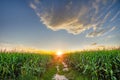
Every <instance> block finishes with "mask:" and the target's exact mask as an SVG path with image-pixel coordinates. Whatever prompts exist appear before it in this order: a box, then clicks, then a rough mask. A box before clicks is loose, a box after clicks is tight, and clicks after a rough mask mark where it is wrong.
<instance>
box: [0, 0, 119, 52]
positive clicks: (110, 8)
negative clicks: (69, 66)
mask: <svg viewBox="0 0 120 80" xmlns="http://www.w3.org/2000/svg"><path fill="white" fill-rule="evenodd" d="M119 25H120V1H119V0H0V47H6V46H8V45H9V46H11V47H12V46H13V45H14V46H21V45H22V46H27V47H32V48H37V49H44V50H57V49H61V50H79V49H83V48H89V47H104V46H120V35H119V34H120V26H119Z"/></svg>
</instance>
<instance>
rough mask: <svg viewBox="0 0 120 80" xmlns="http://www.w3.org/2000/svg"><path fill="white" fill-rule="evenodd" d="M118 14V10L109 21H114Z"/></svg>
mask: <svg viewBox="0 0 120 80" xmlns="http://www.w3.org/2000/svg"><path fill="white" fill-rule="evenodd" d="M119 15H120V11H118V12H117V13H116V14H115V15H114V16H113V18H112V19H111V20H110V21H111V22H112V21H114V20H115V19H116V18H117V16H119Z"/></svg>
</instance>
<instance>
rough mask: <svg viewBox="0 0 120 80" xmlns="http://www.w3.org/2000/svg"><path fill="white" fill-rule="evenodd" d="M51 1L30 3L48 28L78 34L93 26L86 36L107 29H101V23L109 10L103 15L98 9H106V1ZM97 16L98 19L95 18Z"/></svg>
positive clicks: (92, 35)
mask: <svg viewBox="0 0 120 80" xmlns="http://www.w3.org/2000/svg"><path fill="white" fill-rule="evenodd" d="M53 1H54V0H53ZM53 1H50V2H49V3H47V2H45V0H40V1H38V0H37V1H36V0H35V1H34V2H33V3H34V4H33V3H31V4H30V6H31V8H32V9H34V10H35V12H36V14H37V15H38V16H39V18H40V21H41V22H42V23H43V24H45V25H46V27H48V28H49V29H52V30H54V31H56V30H66V31H68V32H69V33H72V34H80V33H81V32H84V31H85V30H88V29H90V28H94V30H93V31H92V32H91V33H89V34H87V37H95V36H101V35H102V34H104V33H105V32H107V31H108V30H106V28H104V29H103V25H104V24H105V22H106V21H108V20H109V17H110V16H111V13H110V12H111V11H109V12H107V13H105V15H103V13H104V12H101V11H100V7H104V8H103V9H104V10H108V9H107V8H105V7H106V6H107V5H108V4H107V2H108V1H101V0H95V1H88V2H85V3H84V2H81V0H78V2H76V1H74V0H68V1H67V0H66V2H63V1H59V0H58V1H57V0H56V1H54V2H53ZM38 2H39V3H38ZM58 3H59V4H58ZM102 4H104V5H102ZM101 5H102V6H101ZM110 6H111V5H108V6H107V7H110ZM100 14H102V16H101V15H100ZM98 17H99V19H96V18H98ZM115 17H116V16H115ZM113 19H114V18H113ZM113 19H112V20H113Z"/></svg>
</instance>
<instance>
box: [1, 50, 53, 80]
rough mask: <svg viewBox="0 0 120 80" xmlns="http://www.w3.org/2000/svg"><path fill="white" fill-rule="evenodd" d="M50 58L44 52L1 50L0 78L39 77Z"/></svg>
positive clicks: (11, 79) (20, 78) (16, 79)
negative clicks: (31, 52)
mask: <svg viewBox="0 0 120 80" xmlns="http://www.w3.org/2000/svg"><path fill="white" fill-rule="evenodd" d="M51 58H52V57H51V56H50V55H45V54H27V53H16V52H10V53H7V52H1V53H0V80H8V79H9V80H34V79H35V78H36V79H37V78H40V77H41V75H42V74H43V73H44V72H45V71H46V68H47V66H48V64H49V61H51ZM32 78H33V79H32Z"/></svg>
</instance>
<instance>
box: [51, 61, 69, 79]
mask: <svg viewBox="0 0 120 80" xmlns="http://www.w3.org/2000/svg"><path fill="white" fill-rule="evenodd" d="M62 66H63V68H62V69H60V65H56V69H57V73H56V74H55V75H54V76H53V78H52V80H68V79H67V78H66V77H65V75H64V74H63V75H60V74H59V72H62V71H64V72H65V71H68V66H67V64H65V63H64V62H62ZM61 70H62V71H61Z"/></svg>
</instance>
